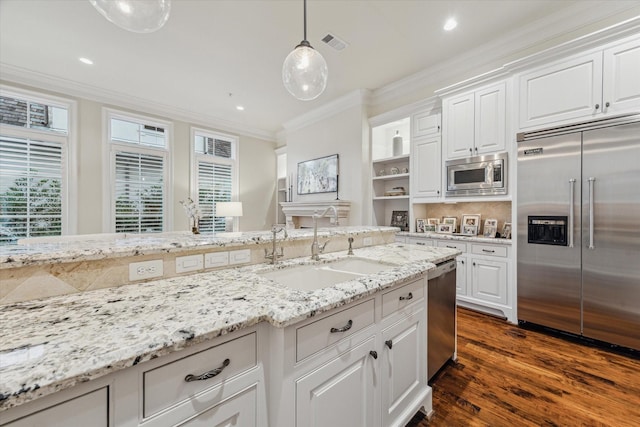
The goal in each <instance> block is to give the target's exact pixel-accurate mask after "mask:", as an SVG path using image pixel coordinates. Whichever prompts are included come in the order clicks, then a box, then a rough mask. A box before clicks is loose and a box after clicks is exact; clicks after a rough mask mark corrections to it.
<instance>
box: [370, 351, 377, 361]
mask: <svg viewBox="0 0 640 427" xmlns="http://www.w3.org/2000/svg"><path fill="white" fill-rule="evenodd" d="M369 354H370V355H371V357H373V358H374V359H377V358H378V352H377V351H375V350H371V351H370V352H369Z"/></svg>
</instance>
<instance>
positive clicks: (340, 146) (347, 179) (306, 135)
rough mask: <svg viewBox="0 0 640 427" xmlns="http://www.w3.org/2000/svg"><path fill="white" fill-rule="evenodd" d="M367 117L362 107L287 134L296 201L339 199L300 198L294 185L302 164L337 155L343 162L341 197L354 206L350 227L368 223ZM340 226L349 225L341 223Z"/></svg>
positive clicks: (333, 195)
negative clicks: (365, 192)
mask: <svg viewBox="0 0 640 427" xmlns="http://www.w3.org/2000/svg"><path fill="white" fill-rule="evenodd" d="M366 116H367V115H366V108H365V106H364V104H363V103H360V104H359V105H352V106H349V107H346V108H344V109H342V110H340V111H336V113H335V114H333V115H331V116H329V117H325V118H322V119H320V120H318V121H314V122H313V123H309V124H308V125H304V126H301V127H297V128H296V129H295V130H291V131H287V135H286V141H287V171H288V174H291V173H293V176H294V194H293V201H296V202H304V201H330V200H335V199H336V193H322V194H304V195H298V194H296V190H295V182H296V171H297V167H298V163H299V162H302V161H305V160H311V159H315V158H318V157H324V156H329V155H332V154H336V153H337V154H338V155H339V158H340V170H339V174H340V177H339V197H340V200H348V201H350V202H351V211H350V214H349V225H362V224H367V223H368V222H366V221H364V220H363V218H364V212H365V209H363V188H366V187H367V185H366V184H365V174H364V171H366V170H367V169H366V168H365V165H367V164H368V158H369V154H368V153H369V138H368V126H363V123H364V124H366V123H367V122H366ZM365 128H366V129H365ZM341 225H346V224H344V223H342V222H341Z"/></svg>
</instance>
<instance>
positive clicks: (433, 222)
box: [427, 218, 440, 225]
mask: <svg viewBox="0 0 640 427" xmlns="http://www.w3.org/2000/svg"><path fill="white" fill-rule="evenodd" d="M427 224H429V225H438V224H440V218H427Z"/></svg>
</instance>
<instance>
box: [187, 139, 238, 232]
mask: <svg viewBox="0 0 640 427" xmlns="http://www.w3.org/2000/svg"><path fill="white" fill-rule="evenodd" d="M192 133H193V135H194V137H193V141H194V158H195V162H194V169H195V171H196V173H195V192H196V200H197V203H198V206H199V208H200V214H201V218H200V224H199V225H200V231H202V232H215V231H225V218H224V217H217V216H216V215H215V207H216V202H230V201H232V200H233V198H234V196H235V194H236V192H237V190H236V188H237V185H236V183H237V165H236V147H237V140H236V138H234V137H231V136H225V135H219V134H213V133H208V132H206V131H203V130H194V131H193V132H192Z"/></svg>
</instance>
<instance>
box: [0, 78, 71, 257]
mask: <svg viewBox="0 0 640 427" xmlns="http://www.w3.org/2000/svg"><path fill="white" fill-rule="evenodd" d="M32 95H33V94H26V93H25V94H23V93H18V92H17V93H10V92H9V91H6V90H4V89H3V92H2V95H0V245H6V244H11V243H16V242H17V240H18V239H21V238H28V237H39V236H58V235H61V234H66V233H67V232H68V231H69V230H68V229H69V224H68V222H69V221H68V217H69V212H68V211H69V208H68V206H67V205H68V203H67V200H68V192H69V188H68V187H69V185H68V179H67V177H66V171H67V170H68V169H69V167H68V165H67V163H68V157H69V156H68V151H69V108H70V104H62V103H59V100H48V99H45V100H43V99H36V97H34V98H32Z"/></svg>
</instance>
